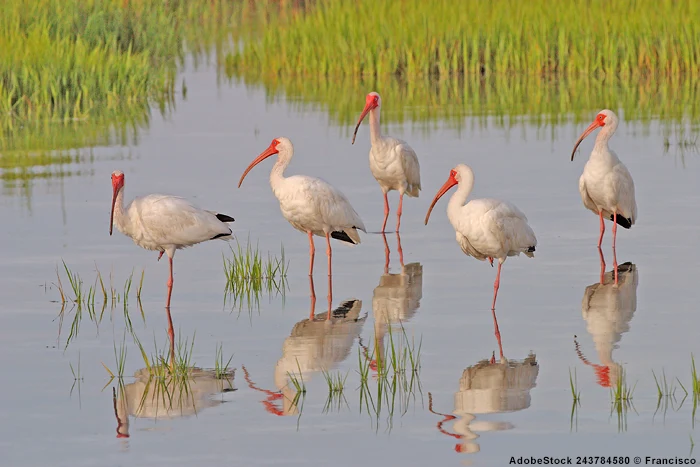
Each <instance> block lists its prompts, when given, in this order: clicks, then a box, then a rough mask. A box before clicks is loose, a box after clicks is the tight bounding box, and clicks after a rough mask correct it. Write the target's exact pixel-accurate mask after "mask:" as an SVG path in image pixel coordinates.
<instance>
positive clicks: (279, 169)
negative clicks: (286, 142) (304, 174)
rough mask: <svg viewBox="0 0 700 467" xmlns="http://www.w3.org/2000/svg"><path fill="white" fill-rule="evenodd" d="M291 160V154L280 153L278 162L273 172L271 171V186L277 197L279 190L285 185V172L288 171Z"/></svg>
mask: <svg viewBox="0 0 700 467" xmlns="http://www.w3.org/2000/svg"><path fill="white" fill-rule="evenodd" d="M291 159H292V155H291V154H288V153H286V152H284V153H282V152H280V153H279V155H278V156H277V162H275V165H273V166H272V171H270V186H271V187H272V191H273V192H274V193H275V195H277V193H278V190H279V188H280V187H281V186H282V184H283V183H284V179H285V176H284V171H285V170H286V169H287V166H288V165H289V161H290V160H291ZM278 198H279V197H278Z"/></svg>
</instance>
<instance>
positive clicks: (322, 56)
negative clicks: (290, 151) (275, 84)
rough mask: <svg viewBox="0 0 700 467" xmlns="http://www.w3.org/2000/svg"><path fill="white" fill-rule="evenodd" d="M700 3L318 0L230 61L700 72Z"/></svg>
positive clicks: (333, 67) (425, 71)
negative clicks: (305, 12)
mask: <svg viewBox="0 0 700 467" xmlns="http://www.w3.org/2000/svg"><path fill="white" fill-rule="evenodd" d="M696 18H700V2H696V1H694V0H617V1H614V2H610V1H606V0H572V1H571V2H552V1H550V0H531V1H528V2H522V1H520V0H499V1H496V2H485V1H483V0H463V1H461V2H454V1H452V0H431V1H423V0H401V1H395V0H353V1H345V0H318V1H317V2H315V4H314V6H313V7H311V8H309V9H308V12H307V14H305V15H292V16H289V17H287V18H285V19H284V20H282V21H279V22H277V23H275V24H270V25H269V27H266V28H265V29H264V32H262V35H261V37H260V38H259V39H253V38H251V39H252V40H248V41H246V42H245V44H244V45H243V47H242V49H241V50H240V51H238V52H235V53H233V54H231V57H230V58H229V64H230V66H232V67H236V68H239V69H242V68H247V69H251V68H252V69H258V70H264V72H265V73H267V74H273V75H274V74H277V75H282V74H284V75H289V74H299V75H306V76H329V77H336V78H337V77H340V76H354V77H360V76H363V77H367V76H375V77H378V76H387V75H395V76H401V77H419V76H431V77H440V78H445V77H447V76H454V75H470V74H479V75H491V74H508V73H526V74H530V75H540V76H541V75H557V76H567V77H573V76H575V75H588V76H597V77H601V76H607V77H608V78H610V77H613V76H617V77H620V78H626V77H632V76H651V75H655V76H660V75H665V76H677V75H679V74H686V75H688V76H693V77H697V76H700V22H698V21H696V20H695V19H696Z"/></svg>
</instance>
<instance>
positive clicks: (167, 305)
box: [165, 255, 173, 309]
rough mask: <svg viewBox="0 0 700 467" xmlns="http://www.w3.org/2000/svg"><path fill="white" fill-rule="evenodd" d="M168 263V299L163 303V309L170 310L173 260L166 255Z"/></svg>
mask: <svg viewBox="0 0 700 467" xmlns="http://www.w3.org/2000/svg"><path fill="white" fill-rule="evenodd" d="M168 260H169V261H170V277H169V278H168V299H167V300H166V302H165V308H168V309H169V308H170V296H171V295H172V294H173V259H172V258H171V257H170V255H168Z"/></svg>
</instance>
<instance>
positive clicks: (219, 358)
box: [214, 344, 233, 379]
mask: <svg viewBox="0 0 700 467" xmlns="http://www.w3.org/2000/svg"><path fill="white" fill-rule="evenodd" d="M231 360H233V354H231V356H230V357H229V359H228V361H226V362H224V345H223V344H217V346H216V360H215V361H214V374H215V376H216V378H217V379H227V378H229V377H231V376H232V374H233V372H232V370H231V369H230V366H231Z"/></svg>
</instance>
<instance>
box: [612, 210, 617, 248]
mask: <svg viewBox="0 0 700 467" xmlns="http://www.w3.org/2000/svg"><path fill="white" fill-rule="evenodd" d="M616 241H617V211H615V212H614V213H613V250H614V249H615V243H616Z"/></svg>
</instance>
